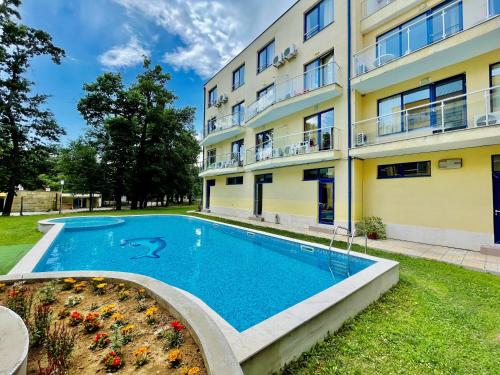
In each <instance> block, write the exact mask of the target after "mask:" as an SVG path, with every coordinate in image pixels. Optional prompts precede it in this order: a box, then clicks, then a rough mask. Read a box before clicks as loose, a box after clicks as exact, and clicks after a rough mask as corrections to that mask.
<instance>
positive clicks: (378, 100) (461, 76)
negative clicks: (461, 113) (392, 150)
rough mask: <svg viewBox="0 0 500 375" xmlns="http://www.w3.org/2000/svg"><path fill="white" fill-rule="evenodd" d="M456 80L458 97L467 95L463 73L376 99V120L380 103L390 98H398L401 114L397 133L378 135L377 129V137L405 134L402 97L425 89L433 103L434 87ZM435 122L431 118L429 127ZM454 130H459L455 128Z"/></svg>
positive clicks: (378, 115) (434, 97) (434, 96)
mask: <svg viewBox="0 0 500 375" xmlns="http://www.w3.org/2000/svg"><path fill="white" fill-rule="evenodd" d="M458 79H461V80H462V94H459V95H463V94H466V93H467V77H466V74H465V73H461V74H457V75H454V76H452V77H448V78H444V79H441V80H439V81H436V82H432V83H429V84H427V85H423V86H419V87H415V88H412V89H409V90H405V91H402V92H398V93H395V94H392V95H389V96H386V97H385V98H381V99H377V118H380V116H381V115H380V103H381V102H383V101H384V100H387V99H391V98H394V97H397V96H399V108H400V110H399V112H400V113H401V127H400V130H399V131H397V132H392V133H387V134H379V129H377V135H378V137H385V136H392V135H395V134H401V133H404V132H405V129H404V114H403V112H404V111H405V110H404V97H405V95H408V94H411V93H412V92H416V91H418V90H423V89H425V88H427V89H428V90H429V103H434V102H435V101H436V87H438V86H439V85H442V84H444V83H446V82H450V81H454V80H458ZM432 107H433V108H434V106H432ZM435 121H436V119H435V116H433V117H431V119H430V121H429V123H430V124H431V126H432V125H435ZM454 129H455V128H454ZM456 129H460V128H459V127H457V128H456Z"/></svg>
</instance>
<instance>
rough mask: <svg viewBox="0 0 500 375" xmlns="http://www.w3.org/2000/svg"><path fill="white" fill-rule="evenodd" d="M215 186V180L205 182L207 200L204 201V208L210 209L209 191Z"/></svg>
mask: <svg viewBox="0 0 500 375" xmlns="http://www.w3.org/2000/svg"><path fill="white" fill-rule="evenodd" d="M213 186H215V180H207V198H206V199H205V208H206V209H207V210H208V209H209V208H210V190H211V189H212V187H213Z"/></svg>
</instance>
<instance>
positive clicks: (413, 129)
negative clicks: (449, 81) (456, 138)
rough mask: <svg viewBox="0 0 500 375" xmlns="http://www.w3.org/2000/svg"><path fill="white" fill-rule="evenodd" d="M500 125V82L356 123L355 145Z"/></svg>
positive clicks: (360, 145) (374, 143)
mask: <svg viewBox="0 0 500 375" xmlns="http://www.w3.org/2000/svg"><path fill="white" fill-rule="evenodd" d="M492 125H500V86H495V87H491V88H488V89H485V90H481V91H475V92H471V93H467V94H464V95H459V96H454V97H450V98H447V99H445V100H441V101H437V102H433V103H428V104H425V105H419V106H415V107H412V108H407V109H405V110H403V111H399V112H394V113H390V114H387V115H383V116H378V117H374V118H371V119H367V120H363V121H358V122H356V123H354V124H353V137H354V139H353V145H354V147H363V146H370V145H376V144H381V143H387V142H393V141H399V140H404V139H411V138H418V137H422V136H429V135H435V134H442V133H445V132H449V131H454V130H463V129H471V128H481V127H486V126H492Z"/></svg>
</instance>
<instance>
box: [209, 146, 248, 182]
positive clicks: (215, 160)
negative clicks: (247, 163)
mask: <svg viewBox="0 0 500 375" xmlns="http://www.w3.org/2000/svg"><path fill="white" fill-rule="evenodd" d="M243 156H244V155H243V154H240V153H235V152H231V153H229V154H222V155H215V156H209V157H207V160H205V161H204V162H203V164H202V166H201V169H200V174H199V176H200V177H208V176H217V175H223V174H231V173H240V172H243V164H244V160H243Z"/></svg>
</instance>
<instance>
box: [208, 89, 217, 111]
mask: <svg viewBox="0 0 500 375" xmlns="http://www.w3.org/2000/svg"><path fill="white" fill-rule="evenodd" d="M216 103H217V86H215V87H214V88H213V89H212V90H210V91H209V92H208V107H213V106H214V105H215V104H216Z"/></svg>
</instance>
